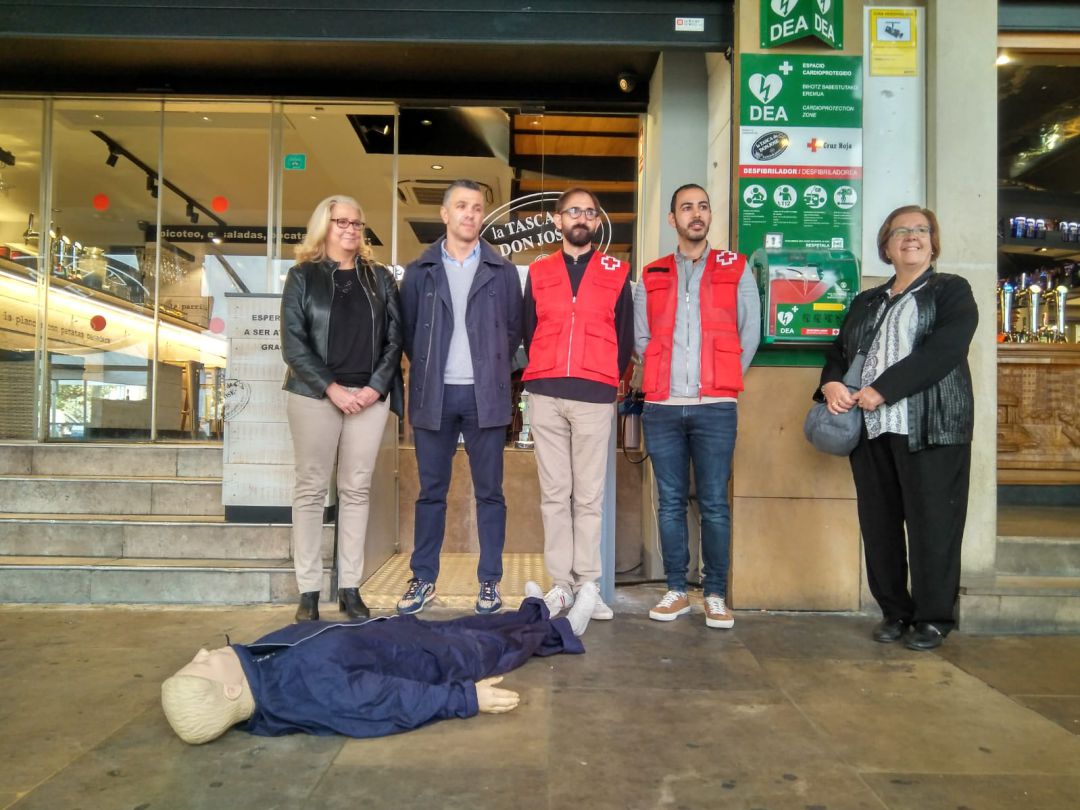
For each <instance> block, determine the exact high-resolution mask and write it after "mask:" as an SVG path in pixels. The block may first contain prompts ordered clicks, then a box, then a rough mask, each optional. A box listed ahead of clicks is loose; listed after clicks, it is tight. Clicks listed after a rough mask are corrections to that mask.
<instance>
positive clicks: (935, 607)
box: [851, 433, 971, 633]
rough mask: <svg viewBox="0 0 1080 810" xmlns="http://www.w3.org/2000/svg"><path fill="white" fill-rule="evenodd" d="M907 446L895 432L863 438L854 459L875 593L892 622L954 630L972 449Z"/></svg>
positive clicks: (871, 588)
mask: <svg viewBox="0 0 1080 810" xmlns="http://www.w3.org/2000/svg"><path fill="white" fill-rule="evenodd" d="M907 442H908V439H907V436H900V435H897V434H893V433H887V434H885V435H883V436H879V437H878V438H876V439H872V440H868V439H866V438H863V440H862V441H861V442H859V445H858V447H856V448H855V451H854V452H853V453H852V454H851V471H852V473H853V474H854V476H855V491H856V494H857V497H858V506H859V526H860V528H861V529H862V535H863V547H864V549H865V551H866V573H867V577H868V579H869V585H870V592H871V593H872V594H873V595H874V599H876V600H877V603H878V604H879V605H880V606H881V612H882V614H883V615H884V616H885V618H888V619H903V620H904V621H907V622H932V623H933V624H935V625H937V627H938V628H939V629H940V630H941V631H942V632H943V633H948V632H949V631H950V630H952V628H953V626H954V625H955V608H956V597H957V593H958V592H959V589H960V543H961V540H962V539H963V536H964V522H965V521H966V520H967V500H968V480H969V478H970V474H971V445H970V444H954V445H942V446H938V447H928V448H926V449H925V450H920V451H919V452H917V453H912V452H910V451H909V450H908V446H907ZM905 524H906V526H907V543H906V548H905V537H904V527H905ZM909 567H910V571H911V591H910V593H909V592H908V569H909Z"/></svg>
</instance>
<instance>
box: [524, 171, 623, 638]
mask: <svg viewBox="0 0 1080 810" xmlns="http://www.w3.org/2000/svg"><path fill="white" fill-rule="evenodd" d="M555 209H556V213H555V215H554V219H555V225H556V227H558V228H559V230H560V231H561V232H562V239H563V244H562V250H560V251H558V252H556V253H552V254H551V255H550V256H544V257H542V258H540V259H537V260H536V261H535V262H533V263H532V265H531V266H530V267H529V278H528V281H526V283H525V323H524V325H525V350H526V351H527V352H528V354H529V365H528V366H527V367H526V368H525V373H524V374H523V375H522V379H523V380H524V381H525V389H526V390H527V391H528V392H529V396H530V408H531V412H530V415H531V422H532V432H533V441H534V447H535V452H536V469H537V474H538V476H539V478H540V497H541V504H540V511H541V514H542V516H543V520H544V564H545V565H546V566H547V571H548V574H549V575H550V576H551V579H552V580H553V581H554V583H555V584H554V587H553V588H552V589H551V590H550V591H548V593H547V594H546V595H545V596H544V601H545V602H546V603H547V606H548V608H549V610H550V611H551V615H552V616H556V615H557V614H558V613H559V612H560V611H562V610H564V609H567V608H568V609H569V613H568V615H567V618H568V619H569V620H570V625H571V627H572V628H573V629H574V632H575V633H576V634H577V635H581V634H582V633H583V632H585V628H586V627H587V626H588V624H589V620H590V619H611V618H614V613H613V612H612V610H611V608H610V607H608V606H607V605H606V604H604V601H603V600H602V599H601V598H600V590H599V586H598V585H597V580H598V579H599V578H600V527H601V507H602V505H603V501H604V477H605V473H606V471H607V459H608V442H609V441H610V439H611V427H612V423H613V421H614V416H615V398H616V394H617V393H618V388H619V380H620V379H621V378H622V373H623V371H624V370H625V369H626V367H627V365H628V364H629V363H630V358H631V355H632V353H633V350H634V303H633V294H632V293H631V290H630V278H629V276H630V266H629V265H628V264H627V263H626V262H623V261H620V260H619V259H616V258H615V257H614V256H607V255H605V254H603V253H601V252H600V251H598V250H596V249H595V248H594V247H593V244H592V242H593V237H594V236H595V234H596V229H597V228H598V227H599V225H600V210H601V209H600V203H599V202H598V201H597V199H596V196H595V195H594V194H593V193H592V192H590V191H586V190H585V189H582V188H572V189H570V190H568V191H566V192H564V193H563V194H562V196H560V197H559V200H558V202H557V203H556V204H555Z"/></svg>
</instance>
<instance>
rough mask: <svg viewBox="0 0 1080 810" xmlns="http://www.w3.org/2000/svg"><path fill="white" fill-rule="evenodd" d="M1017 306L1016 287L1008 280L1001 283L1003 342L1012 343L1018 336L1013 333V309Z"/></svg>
mask: <svg viewBox="0 0 1080 810" xmlns="http://www.w3.org/2000/svg"><path fill="white" fill-rule="evenodd" d="M1015 307H1016V287H1014V286H1013V285H1012V284H1011V283H1010V282H1008V281H1006V282H1005V283H1004V284H1002V285H1001V336H1002V337H1001V342H1003V343H1012V342H1013V341H1014V340H1015V339H1016V336H1015V334H1014V333H1013V310H1014V309H1015Z"/></svg>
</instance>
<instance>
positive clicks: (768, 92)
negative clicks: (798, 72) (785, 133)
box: [748, 73, 788, 121]
mask: <svg viewBox="0 0 1080 810" xmlns="http://www.w3.org/2000/svg"><path fill="white" fill-rule="evenodd" d="M748 87H749V88H750V92H751V93H753V95H754V98H756V99H757V100H758V101H760V102H761V106H758V105H757V104H751V105H750V120H751V121H787V120H788V117H787V112H786V111H785V110H784V108H783V107H782V106H780V105H774V104H770V103H769V102H771V101H772V100H773V99H775V98H776V97H777V96H778V95H780V91H781V90H782V89H783V88H784V80H783V79H781V78H780V77H779V76H777V75H776V74H775V73H770V74H768V75H765V74H764V73H755V74H753V75H752V76H751V77H750V81H749V82H748Z"/></svg>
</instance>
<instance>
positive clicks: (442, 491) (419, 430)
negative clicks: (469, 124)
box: [397, 180, 522, 614]
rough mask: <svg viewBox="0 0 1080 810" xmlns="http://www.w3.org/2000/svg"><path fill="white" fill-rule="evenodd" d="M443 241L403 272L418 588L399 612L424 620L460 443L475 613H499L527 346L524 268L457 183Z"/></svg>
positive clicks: (448, 197) (447, 203) (475, 198)
mask: <svg viewBox="0 0 1080 810" xmlns="http://www.w3.org/2000/svg"><path fill="white" fill-rule="evenodd" d="M440 213H441V215H442V220H443V222H444V223H445V224H446V237H445V238H443V239H440V240H439V241H438V242H436V243H435V244H434V245H432V246H431V247H430V248H428V250H426V251H425V252H424V254H423V255H422V256H421V257H420V258H419V259H417V260H416V261H414V262H412V263H411V264H410V265H409V266H408V267H406V268H405V278H404V280H403V281H402V284H401V309H402V320H403V329H404V338H405V341H404V343H405V345H404V349H405V354H406V356H407V357H408V358H409V364H410V365H409V421H410V422H411V423H412V428H413V438H414V441H415V444H416V467H417V472H418V474H419V477H420V495H419V497H418V498H417V499H416V507H415V523H414V528H413V553H412V559H411V560H410V566H411V568H412V579H411V580H410V581H409V588H408V590H407V591H406V592H405V595H404V596H402V597H401V600H400V601H399V602H398V606H397V609H398V613H402V614H408V613H418V612H420V611H421V610H423V609H424V606H425V605H426V604H427V603H428V602H429V601H430V600H431V599H433V598H434V596H435V581H436V580H437V579H438V577H439V552H440V551H441V550H442V543H443V535H444V533H445V530H446V493H447V491H448V490H449V489H450V474H451V471H452V469H453V462H454V453H455V451H456V450H457V443H458V436H459V435H461V436H464V438H465V452H466V453H467V454H468V456H469V469H470V471H471V473H472V482H473V490H474V491H475V493H476V527H477V534H478V535H479V540H480V564H479V565H478V566H477V571H476V573H477V579H479V581H480V592H479V595H478V596H477V599H476V612H477V613H494V612H495V611H497V610H499V608H501V607H502V599H501V597H500V596H499V581H500V580H501V579H502V552H503V545H504V543H505V541H506V501H505V500H504V498H503V489H502V484H503V448H504V446H505V445H506V426H507V425H508V424H510V418H511V402H510V392H511V386H510V372H511V361H512V359H513V357H514V353H515V352H516V351H517V347H518V344H519V343H521V334H522V297H521V281H520V280H519V277H518V272H517V268H515V267H514V265H512V264H511V263H510V262H508V261H507V260H506V259H504V258H502V257H501V256H500V255H499V254H498V252H497V251H496V250H494V249H493V248H492V247H491V245H489V244H488V243H487V242H485V241H484V240H483V239H481V238H480V227H481V225H482V223H483V219H484V195H483V192H482V191H481V189H480V186H479V185H477V184H476V183H474V182H473V181H471V180H456V181H454V182H453V183H452V184H451V185H450V187H449V188H448V189H447V190H446V194H445V196H444V197H443V204H442V208H441V209H440Z"/></svg>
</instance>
